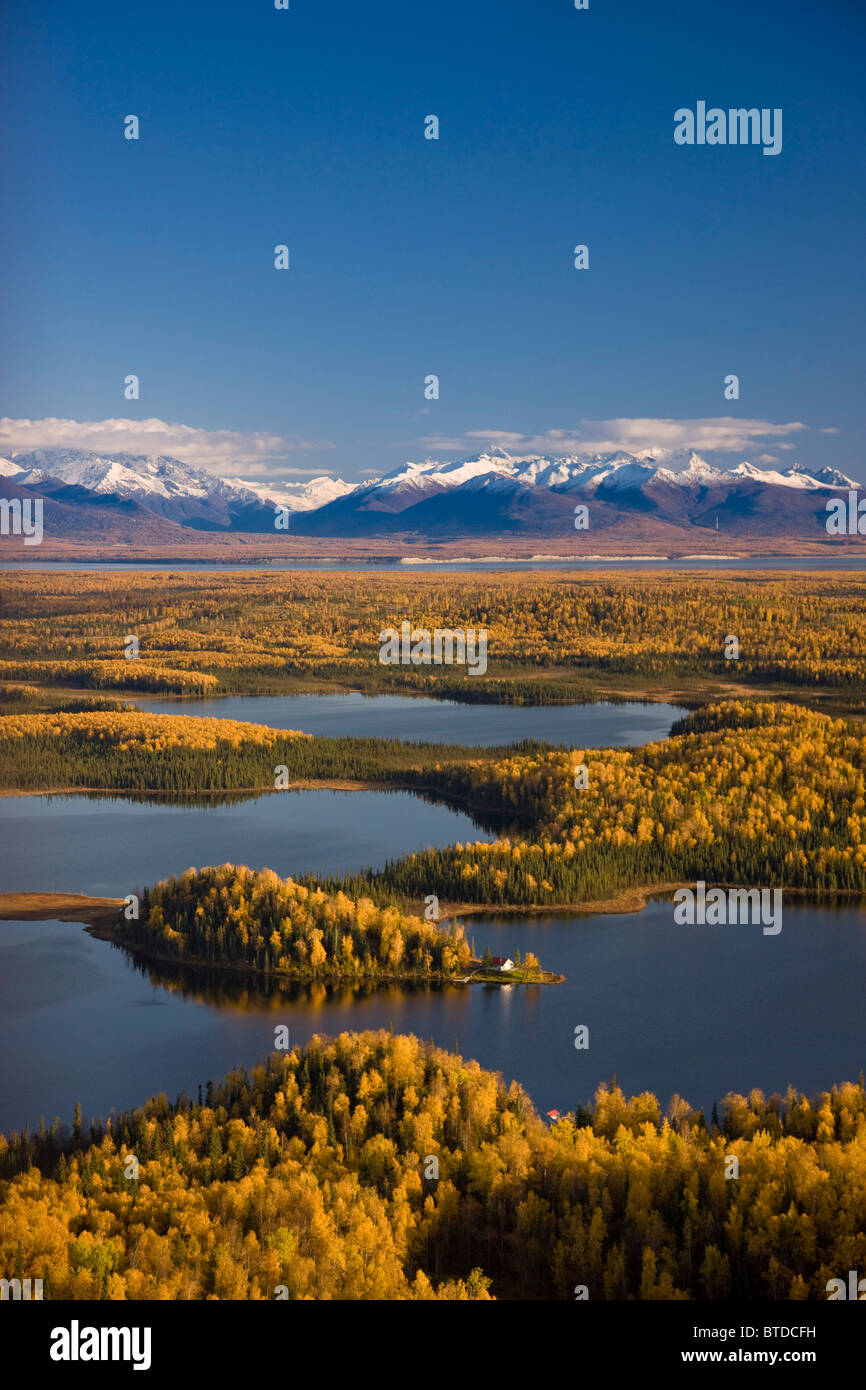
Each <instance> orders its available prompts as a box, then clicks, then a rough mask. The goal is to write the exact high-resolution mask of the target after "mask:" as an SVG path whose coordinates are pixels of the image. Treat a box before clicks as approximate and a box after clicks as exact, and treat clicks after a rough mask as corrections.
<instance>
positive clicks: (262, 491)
mask: <svg viewBox="0 0 866 1390" xmlns="http://www.w3.org/2000/svg"><path fill="white" fill-rule="evenodd" d="M223 482H224V483H231V484H232V485H233V486H234V487H237V488H247V489H249V490H251V491H253V492H254V493H255V494H256V496H257V497H259V498H261V500H262V501H263V502H268V503H278V504H279V505H280V506H281V507H288V509H289V511H290V512H311V511H315V509H316V507H324V506H325V505H326V504H327V503H328V502H334V501H336V499H337V498H338V497H345V495H346V493H347V492H354V491H355V488H356V486H357V484H355V483H344V482H343V480H342V478H329V477H328V475H327V474H326V473H323V474H322V475H321V477H319V478H310V479H309V481H308V482H306V483H246V482H244V481H243V479H241V478H223Z"/></svg>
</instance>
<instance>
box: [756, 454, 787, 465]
mask: <svg viewBox="0 0 866 1390" xmlns="http://www.w3.org/2000/svg"><path fill="white" fill-rule="evenodd" d="M752 462H753V463H781V462H782V460H781V459H780V458H779V455H778V454H758V457H757V458H756V459H753V460H752Z"/></svg>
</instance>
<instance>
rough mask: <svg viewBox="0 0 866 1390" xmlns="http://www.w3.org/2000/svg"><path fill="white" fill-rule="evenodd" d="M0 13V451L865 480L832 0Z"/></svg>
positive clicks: (855, 132)
mask: <svg viewBox="0 0 866 1390" xmlns="http://www.w3.org/2000/svg"><path fill="white" fill-rule="evenodd" d="M9 8H10V10H11V13H7V15H6V17H5V19H4V21H3V33H2V41H0V46H2V49H3V51H4V53H5V57H4V58H3V60H2V62H3V68H4V73H3V77H4V82H3V85H4V88H5V96H4V106H5V112H4V116H5V120H4V128H5V130H6V131H7V143H6V150H5V153H4V156H3V181H4V185H5V197H4V205H5V208H6V216H5V218H4V229H3V245H4V256H3V270H4V273H3V275H2V308H3V318H4V324H5V332H4V334H3V340H2V345H0V386H2V395H0V414H2V415H4V416H6V417H9V419H8V420H7V423H6V424H5V426H4V428H3V431H2V432H0V449H2V451H3V452H6V453H11V452H13V451H14V450H16V449H19V450H20V449H22V448H28V447H36V446H38V445H40V444H41V445H47V444H56V443H60V444H68V445H70V446H74V447H101V448H103V449H105V448H107V447H108V444H109V443H110V444H111V445H112V446H113V447H114V448H117V449H120V448H127V449H129V450H130V451H132V452H140V451H143V448H144V447H147V448H149V449H151V450H153V451H162V452H166V453H177V454H179V455H180V456H181V457H185V458H186V459H188V461H190V462H197V463H204V464H209V465H212V466H215V467H216V468H217V469H218V471H220V472H223V473H237V474H241V475H243V476H247V477H255V476H258V477H262V478H263V477H266V476H270V477H273V478H281V477H291V476H296V477H302V476H303V473H304V472H314V473H320V472H335V473H338V474H340V475H342V476H344V477H347V478H349V479H350V480H355V479H357V478H359V477H360V476H361V474H362V472H363V471H364V470H367V471H371V470H374V471H377V472H378V471H382V470H385V469H390V468H393V467H395V466H397V465H398V464H400V463H401V462H403V460H405V459H407V458H416V459H417V458H424V457H428V456H435V457H439V458H443V459H444V458H452V457H459V456H461V455H466V454H469V453H472V452H474V451H475V450H477V449H478V448H479V447H482V446H483V445H484V443H485V442H487V441H488V440H489V441H499V442H501V443H504V444H505V445H506V446H507V447H509V448H512V449H513V450H514V451H515V452H523V451H526V450H533V449H534V450H544V449H547V448H550V447H554V448H555V451H560V450H561V449H562V448H564V447H569V446H570V447H573V448H577V447H587V446H593V445H602V444H605V445H610V446H611V447H616V446H617V444H623V445H624V446H625V447H629V446H631V447H634V448H638V447H648V446H649V445H651V444H653V443H662V444H664V443H668V444H693V445H695V446H697V447H698V448H700V449H701V450H702V452H711V450H717V452H713V453H711V457H713V459H714V461H715V462H718V463H722V464H724V463H734V462H738V461H739V460H740V459H741V458H744V457H750V458H752V459H756V458H759V457H763V458H766V459H767V460H770V459H772V458H779V459H780V460H781V463H782V464H783V465H785V466H786V465H788V464H790V463H791V462H793V461H795V460H799V461H801V462H803V463H804V464H806V465H807V466H820V465H822V464H824V463H827V464H830V465H832V466H836V467H840V468H843V469H844V470H845V471H847V472H853V473H854V474H855V476H857V474H858V472H862V471H863V464H864V451H863V444H862V438H863V428H862V427H863V396H864V389H863V378H864V352H863V324H864V318H866V315H864V308H866V305H864V298H866V296H864V273H863V246H862V228H863V225H864V206H863V204H864V187H866V182H864V172H866V171H864V141H863V130H864V110H863V106H864V88H863V83H862V80H861V77H862V65H863V52H864V46H863V41H864V36H866V11H864V7H863V6H862V5H861V4H860V3H859V0H850V3H849V0H828V3H823V4H820V5H815V4H812V3H808V2H807V0H789V2H788V3H782V0H726V3H701V4H696V3H695V0H667V3H665V4H663V5H659V4H656V5H653V4H648V3H646V0H590V7H589V9H588V10H586V11H576V10H575V9H574V7H573V4H572V2H571V0H526V3H517V2H516V0H501V2H500V3H493V0H459V2H458V0H438V3H437V4H435V5H424V4H413V3H409V0H383V2H381V3H374V2H373V0H369V3H365V4H359V3H357V0H352V2H350V0H331V3H328V4H325V3H322V0H318V3H314V0H291V8H290V10H289V11H287V12H285V11H277V10H275V9H274V8H273V5H272V4H271V3H268V0H245V3H241V0H238V3H231V4H229V3H214V4H204V3H196V0H191V2H190V3H187V4H178V3H172V4H164V3H161V2H160V0H149V3H148V4H146V5H144V6H136V5H124V4H122V3H118V0H112V3H85V4H84V5H83V6H72V5H69V4H66V3H59V0H57V2H55V0H48V3H44V4H39V5H36V4H29V5H18V6H12V7H9ZM698 100H706V101H707V103H708V105H711V106H712V105H717V106H719V107H722V108H728V107H736V106H748V107H751V106H757V107H769V108H776V107H779V108H782V110H783V113H784V114H783V148H782V152H781V153H780V154H779V155H778V156H776V157H767V156H764V155H763V154H762V151H761V149H760V147H753V146H746V147H739V146H730V147H725V146H722V147H708V146H704V147H697V146H694V147H681V146H678V145H676V144H675V143H674V139H673V130H674V111H675V110H676V109H677V108H680V107H685V106H690V107H692V108H694V106H695V104H696V102H697V101H698ZM131 113H134V114H136V115H138V116H139V118H140V121H141V138H140V140H139V141H137V142H135V141H127V140H125V139H124V138H123V118H124V116H126V115H128V114H131ZM428 114H436V115H437V116H438V117H439V120H440V138H439V140H438V141H428V140H425V139H424V118H425V116H427V115H428ZM277 243H286V244H288V246H289V247H290V254H291V269H290V270H289V271H287V272H278V271H276V270H275V269H274V268H273V248H274V246H275V244H277ZM577 243H585V244H587V245H588V246H589V248H590V269H589V270H588V271H576V270H575V269H574V267H573V254H572V253H573V247H574V246H575V244H577ZM131 372H134V373H136V374H137V375H138V376H139V377H140V381H141V397H140V399H139V400H138V401H131V402H130V401H126V400H124V397H123V380H124V377H125V376H126V375H127V374H128V373H131ZM429 373H436V374H437V375H438V376H439V379H440V398H439V400H436V401H426V400H425V399H424V379H425V377H426V376H427V375H428V374H429ZM728 373H736V374H737V375H738V376H739V378H740V399H739V400H738V401H727V400H725V399H724V395H723V383H724V378H725V376H726V375H727V374H728ZM108 420H113V421H118V420H120V421H129V422H131V423H130V424H128V425H124V424H115V425H113V426H105V425H103V424H102V423H101V422H104V421H108ZM28 421H29V422H30V423H29V424H28V423H27V422H28ZM51 421H64V422H66V423H64V424H58V423H51ZM143 421H152V422H164V424H163V425H159V424H158V423H153V424H150V425H148V427H147V429H145V430H142V429H141V428H139V424H138V422H143ZM656 421H659V422H667V423H666V424H661V423H659V424H656V423H654V422H656ZM76 422H77V423H76ZM629 422H632V423H629ZM687 422H688V423H687ZM798 425H799V426H803V428H795V427H796V426H798ZM827 430H832V431H838V433H832V434H831V433H824V432H823V431H827ZM552 431H561V432H562V434H560V435H556V436H553V437H551V432H552ZM142 438H144V439H145V444H144V446H142ZM293 470H297V472H293Z"/></svg>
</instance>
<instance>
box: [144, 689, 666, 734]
mask: <svg viewBox="0 0 866 1390" xmlns="http://www.w3.org/2000/svg"><path fill="white" fill-rule="evenodd" d="M135 703H136V705H137V706H138V708H139V709H142V710H145V711H148V712H149V713H152V714H192V715H200V716H201V717H202V718H205V717H207V718H216V719H241V720H247V721H249V722H250V723H252V724H268V725H270V726H271V728H274V729H298V730H300V731H301V733H305V734H316V735H320V736H321V735H325V736H328V737H331V738H341V737H351V738H401V739H408V740H412V741H425V740H426V741H428V742H431V743H459V744H464V745H465V744H482V745H484V746H485V747H489V748H490V747H495V746H496V745H497V744H501V743H519V742H520V741H521V740H522V739H525V738H534V739H539V740H541V741H544V742H548V743H556V744H567V745H568V746H569V747H578V748H618V747H627V746H633V745H635V744H639V743H654V742H656V741H657V740H658V739H660V738H666V737H667V734H668V733H669V731H670V727H671V724H673V722H674V720H676V719H681V718H682V717H683V716H684V715H685V714H686V713H687V712H688V711H687V710H684V709H681V708H680V707H679V706H678V705H665V704H643V703H637V702H634V701H630V702H628V703H627V704H621V705H620V704H610V703H607V702H601V703H599V704H592V705H462V704H458V703H457V702H456V701H454V700H428V699H427V698H425V697H423V696H419V697H417V698H416V697H414V696H405V695H373V696H366V695H360V694H358V693H351V694H347V695H276V696H269V695H227V696H225V698H223V699H220V700H162V699H149V700H138V699H136V701H135Z"/></svg>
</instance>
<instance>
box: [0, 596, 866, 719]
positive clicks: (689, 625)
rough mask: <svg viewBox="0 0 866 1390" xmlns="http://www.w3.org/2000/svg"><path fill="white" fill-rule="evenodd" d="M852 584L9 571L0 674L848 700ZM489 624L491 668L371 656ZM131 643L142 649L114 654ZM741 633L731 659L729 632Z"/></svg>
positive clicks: (164, 682) (195, 689)
mask: <svg viewBox="0 0 866 1390" xmlns="http://www.w3.org/2000/svg"><path fill="white" fill-rule="evenodd" d="M864 597H866V583H864V580H863V579H862V578H861V577H860V576H858V575H856V574H853V573H848V572H839V573H827V574H821V575H814V574H796V575H793V574H791V573H789V572H785V573H776V574H774V573H765V574H761V575H756V574H755V573H753V572H752V573H738V572H731V573H725V574H721V575H720V574H719V573H718V572H715V573H713V572H708V573H700V572H697V573H690V572H685V571H684V572H680V573H678V572H667V573H664V574H660V573H659V574H656V573H653V572H644V573H638V574H635V575H623V574H619V573H608V574H601V575H599V574H591V573H590V574H586V575H575V574H573V573H565V574H563V573H552V574H551V573H545V572H543V571H538V572H532V571H530V572H525V573H509V574H501V573H499V574H498V573H489V572H488V573H484V574H475V575H463V574H459V573H457V574H449V575H444V576H443V575H437V574H431V575H425V574H421V575H419V574H388V573H377V574H362V573H359V574H351V575H346V574H316V573H312V574H304V573H290V574H285V573H282V574H263V573H246V574H244V573H236V574H226V575H224V576H222V577H221V580H220V583H219V585H218V586H215V585H214V584H213V582H212V580H211V578H210V577H209V576H208V575H206V574H202V575H195V574H172V573H167V574H166V573H130V574H113V575H112V581H111V603H110V604H108V603H107V602H106V596H105V580H104V576H101V575H100V574H99V573H98V572H95V573H93V574H80V573H35V574H23V573H21V574H19V573H12V574H9V575H7V576H6V577H5V580H4V595H3V598H2V602H0V681H6V682H8V683H14V682H16V681H24V682H29V683H32V682H33V681H40V682H51V683H53V684H54V685H58V684H59V685H66V686H69V687H75V688H77V689H79V690H82V689H84V690H86V689H99V690H104V689H115V690H128V691H131V692H132V691H139V692H142V691H150V692H157V693H160V692H161V693H164V694H167V695H178V696H179V695H186V696H194V695H219V694H234V693H245V694H271V693H277V694H279V693H289V692H293V691H303V690H314V689H318V690H321V689H334V688H342V689H356V690H363V691H364V692H366V693H368V694H372V693H376V692H381V691H392V692H396V693H400V692H403V693H425V694H428V695H433V696H437V697H440V698H444V699H448V698H451V699H454V698H456V699H461V700H471V701H478V700H482V701H492V702H504V703H524V702H525V703H532V704H539V703H546V702H563V701H578V700H588V699H599V698H611V697H619V698H630V697H633V696H634V695H635V693H636V692H639V693H640V694H641V695H642V696H644V697H650V698H652V697H654V698H656V699H670V698H675V699H677V700H678V701H679V702H680V703H685V704H696V703H703V702H704V701H706V700H711V699H722V698H724V697H725V696H730V695H731V694H738V695H740V697H741V698H753V697H754V696H756V695H759V694H760V695H763V696H765V697H767V696H769V697H773V698H775V697H786V696H787V697H788V698H790V697H791V696H794V695H796V698H798V699H803V700H806V701H808V702H810V703H811V704H813V705H814V706H816V707H819V706H820V707H822V708H827V709H828V711H829V712H831V713H841V712H844V711H850V712H857V711H858V710H862V707H863V699H864V695H866V606H864ZM406 619H408V620H410V621H411V622H413V623H414V624H416V625H417V626H418V627H423V628H428V629H435V628H437V627H440V628H461V627H462V628H466V627H474V628H485V629H486V630H487V632H488V674H487V676H486V677H485V678H472V679H468V678H467V677H466V675H465V673H464V672H461V671H460V670H459V669H457V668H454V667H448V666H442V667H429V668H414V667H405V668H404V667H399V666H382V665H381V664H380V663H379V662H378V649H379V632H380V631H381V630H382V629H383V628H386V627H392V626H395V627H398V628H399V626H400V623H401V622H402V621H404V620H406ZM129 635H134V636H136V637H137V639H138V642H139V656H138V658H136V659H134V660H125V659H124V650H125V647H124V644H125V642H126V639H127V637H128V636H129ZM730 635H733V636H735V637H736V638H737V640H738V643H739V653H738V656H737V657H736V659H727V658H726V655H725V650H726V640H727V638H728V637H729V636H730Z"/></svg>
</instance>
